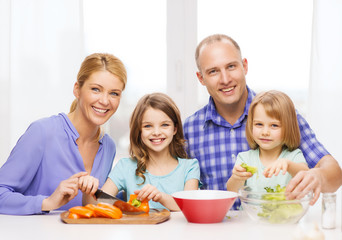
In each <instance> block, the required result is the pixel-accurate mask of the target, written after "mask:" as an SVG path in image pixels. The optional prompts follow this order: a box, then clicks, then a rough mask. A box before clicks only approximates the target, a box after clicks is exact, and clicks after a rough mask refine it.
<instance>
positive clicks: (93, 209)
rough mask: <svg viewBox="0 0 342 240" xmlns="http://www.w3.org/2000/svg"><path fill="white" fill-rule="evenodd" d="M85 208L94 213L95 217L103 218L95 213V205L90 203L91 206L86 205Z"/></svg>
mask: <svg viewBox="0 0 342 240" xmlns="http://www.w3.org/2000/svg"><path fill="white" fill-rule="evenodd" d="M85 207H86V208H88V209H90V210H92V211H93V212H94V213H93V217H103V216H102V215H97V213H96V212H95V205H94V204H90V203H89V204H87V205H85Z"/></svg>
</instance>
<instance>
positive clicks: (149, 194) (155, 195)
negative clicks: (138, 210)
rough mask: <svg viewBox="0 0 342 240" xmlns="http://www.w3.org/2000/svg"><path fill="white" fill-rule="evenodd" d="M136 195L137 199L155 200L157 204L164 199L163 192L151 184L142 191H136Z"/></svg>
mask: <svg viewBox="0 0 342 240" xmlns="http://www.w3.org/2000/svg"><path fill="white" fill-rule="evenodd" d="M134 194H137V195H138V196H137V199H138V200H140V201H142V200H144V199H147V200H148V201H149V200H151V199H152V200H153V201H155V202H160V201H161V200H162V198H163V194H164V193H162V192H160V191H159V190H158V188H156V187H155V186H153V185H151V184H146V185H145V186H144V187H143V188H142V189H140V190H135V191H134Z"/></svg>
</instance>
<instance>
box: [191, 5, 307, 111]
mask: <svg viewBox="0 0 342 240" xmlns="http://www.w3.org/2000/svg"><path fill="white" fill-rule="evenodd" d="M312 11H313V6H312V1H296V0H282V1H272V0H258V1H254V0H243V1H234V0H201V1H198V42H200V41H201V40H202V39H203V38H205V37H206V36H208V35H211V34H214V33H223V34H226V35H229V36H231V37H232V38H233V39H235V40H236V41H237V42H238V44H239V45H240V48H241V51H242V55H243V57H245V58H247V60H248V63H249V65H248V66H249V69H248V74H247V84H248V86H250V87H251V88H252V89H253V90H254V91H256V92H259V91H265V90H270V89H277V90H280V91H283V92H285V93H286V94H288V95H289V96H290V97H291V98H292V100H293V101H294V103H295V105H296V108H297V109H298V110H299V111H300V112H301V113H302V114H304V115H305V113H306V112H307V108H308V106H307V102H308V101H307V98H308V88H309V77H310V76H309V74H310V50H311V30H312V27H311V25H312ZM198 91H199V92H202V93H201V94H198V96H199V102H200V103H202V105H204V104H206V103H207V101H208V94H205V92H206V89H205V88H203V86H200V85H199V90H198Z"/></svg>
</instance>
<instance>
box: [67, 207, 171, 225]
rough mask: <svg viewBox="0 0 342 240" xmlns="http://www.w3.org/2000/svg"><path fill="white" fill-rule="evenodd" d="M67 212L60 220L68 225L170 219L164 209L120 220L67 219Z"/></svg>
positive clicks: (156, 221) (158, 221)
mask: <svg viewBox="0 0 342 240" xmlns="http://www.w3.org/2000/svg"><path fill="white" fill-rule="evenodd" d="M68 215H69V211H65V212H62V213H61V220H62V221H63V222H64V223H69V224H158V223H162V222H165V221H167V220H168V219H169V218H170V211H168V210H166V209H151V210H150V212H149V213H144V214H140V215H126V214H123V215H122V218H120V219H111V218H80V219H71V218H68Z"/></svg>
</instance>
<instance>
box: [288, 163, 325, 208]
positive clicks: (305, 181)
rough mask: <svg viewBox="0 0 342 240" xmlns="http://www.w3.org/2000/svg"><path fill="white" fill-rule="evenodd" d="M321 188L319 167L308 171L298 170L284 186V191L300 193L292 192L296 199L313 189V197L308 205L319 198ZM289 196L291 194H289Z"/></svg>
mask: <svg viewBox="0 0 342 240" xmlns="http://www.w3.org/2000/svg"><path fill="white" fill-rule="evenodd" d="M321 189H322V176H321V174H320V172H319V169H317V168H312V169H310V170H308V171H300V172H298V173H297V174H296V176H295V177H294V178H292V179H291V181H290V182H289V184H288V185H287V187H286V192H289V193H292V192H293V193H301V194H294V196H296V198H297V199H300V198H302V197H303V196H304V195H306V194H307V193H308V192H310V191H313V194H314V196H313V198H312V200H311V201H310V205H314V204H315V203H316V201H317V200H318V198H319V195H320V193H321ZM290 196H291V195H290Z"/></svg>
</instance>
